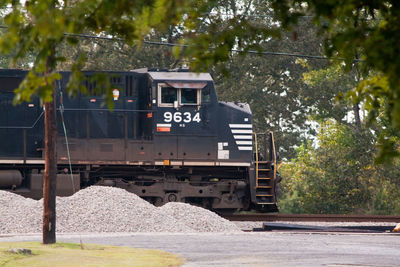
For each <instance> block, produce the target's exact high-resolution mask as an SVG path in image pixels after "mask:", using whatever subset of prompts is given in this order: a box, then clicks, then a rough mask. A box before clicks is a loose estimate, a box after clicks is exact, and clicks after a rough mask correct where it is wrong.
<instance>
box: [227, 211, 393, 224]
mask: <svg viewBox="0 0 400 267" xmlns="http://www.w3.org/2000/svg"><path fill="white" fill-rule="evenodd" d="M220 216H222V217H224V218H225V219H227V220H230V221H263V222H273V221H291V222H313V221H314V222H396V223H400V216H390V215H343V214H266V213H250V214H223V213H222V214H220Z"/></svg>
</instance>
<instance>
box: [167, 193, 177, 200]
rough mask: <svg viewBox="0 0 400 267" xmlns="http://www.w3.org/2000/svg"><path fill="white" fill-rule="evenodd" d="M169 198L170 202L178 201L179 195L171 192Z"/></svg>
mask: <svg viewBox="0 0 400 267" xmlns="http://www.w3.org/2000/svg"><path fill="white" fill-rule="evenodd" d="M167 199H168V202H176V201H177V200H178V197H177V196H176V195H175V194H169V195H168V197H167Z"/></svg>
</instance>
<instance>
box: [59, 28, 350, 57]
mask: <svg viewBox="0 0 400 267" xmlns="http://www.w3.org/2000/svg"><path fill="white" fill-rule="evenodd" d="M65 35H66V36H71V37H79V38H87V39H99V40H108V41H124V40H123V39H121V38H115V37H106V36H96V35H87V34H75V33H65ZM143 43H145V44H149V45H158V46H169V47H174V46H176V47H189V45H185V44H178V43H165V42H153V41H143ZM210 49H213V50H214V49H215V48H210ZM231 52H235V53H247V54H257V55H272V56H289V57H299V58H310V59H323V60H329V59H332V58H328V57H324V56H314V55H305V54H296V53H287V52H272V51H255V50H247V51H246V50H242V49H231ZM333 59H337V60H343V58H333Z"/></svg>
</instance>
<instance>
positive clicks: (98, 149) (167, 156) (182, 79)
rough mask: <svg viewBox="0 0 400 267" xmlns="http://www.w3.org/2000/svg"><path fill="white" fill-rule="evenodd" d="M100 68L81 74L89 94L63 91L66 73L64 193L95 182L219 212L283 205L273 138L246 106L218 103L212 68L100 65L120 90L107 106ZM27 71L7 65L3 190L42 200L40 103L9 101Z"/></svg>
mask: <svg viewBox="0 0 400 267" xmlns="http://www.w3.org/2000/svg"><path fill="white" fill-rule="evenodd" d="M98 73H99V72H84V75H85V76H86V78H87V79H86V80H85V81H84V82H83V85H84V86H86V89H87V91H88V92H89V94H87V95H83V94H82V95H78V96H77V97H74V98H72V97H71V98H70V97H67V96H66V93H65V92H64V91H65V88H66V85H67V83H68V80H69V76H70V73H68V72H61V75H62V79H61V80H60V81H59V82H58V86H57V98H56V99H57V106H58V107H59V108H58V112H57V116H58V118H57V119H58V139H57V154H58V156H57V157H58V174H57V194H58V195H61V196H66V195H71V194H73V192H74V191H76V190H79V189H80V188H83V187H86V186H90V185H93V184H96V185H105V186H116V187H120V188H124V189H126V190H128V191H130V192H133V193H135V194H137V195H139V196H140V197H142V198H144V199H146V200H148V201H150V202H152V203H154V204H155V205H162V204H163V203H166V202H170V201H181V202H186V203H192V204H196V205H201V206H203V207H206V208H210V209H213V210H219V211H222V210H235V209H242V210H248V209H250V208H255V209H257V210H263V211H277V205H276V183H277V180H278V179H277V172H276V169H277V168H276V166H277V162H276V153H275V147H274V143H273V136H272V134H268V135H263V136H261V135H258V136H257V135H256V134H255V133H253V130H252V115H251V111H250V108H249V105H248V104H243V103H231V102H221V101H218V100H217V95H216V92H215V88H214V83H213V80H212V77H211V75H210V74H208V73H199V74H197V73H191V72H185V71H166V70H164V71H160V70H147V69H143V70H135V71H129V72H102V74H103V75H107V76H108V78H107V79H109V81H110V82H111V84H112V89H113V93H114V104H115V105H114V110H113V111H109V110H108V109H107V107H105V106H104V101H105V100H104V97H103V95H102V94H101V93H99V92H98V91H95V90H94V88H95V87H96V81H95V80H93V79H91V77H93V76H94V75H96V74H98ZM26 74H27V72H26V71H22V70H10V69H3V70H0V189H4V190H10V191H14V192H15V193H18V194H21V195H24V196H27V197H32V198H36V199H39V198H41V197H42V184H43V172H44V160H43V157H44V155H43V154H44V153H43V147H44V122H43V107H42V106H41V104H40V102H39V99H38V98H35V99H33V100H32V101H31V102H29V103H23V104H21V105H17V106H13V104H12V102H13V98H14V93H13V90H14V89H15V88H17V87H18V85H19V83H20V82H21V81H22V80H23V78H24V77H25V75H26ZM62 95H63V97H62ZM64 129H65V130H64ZM268 136H269V137H270V138H268ZM267 138H268V139H269V140H270V142H269V145H267ZM257 140H258V141H257ZM260 140H262V141H264V144H263V145H262V146H260V145H258V144H260V143H261V142H260ZM259 150H263V155H262V154H261V153H260V152H258V151H259ZM256 152H257V153H256ZM267 155H269V156H268V160H267V157H266V156H267ZM71 172H72V173H71Z"/></svg>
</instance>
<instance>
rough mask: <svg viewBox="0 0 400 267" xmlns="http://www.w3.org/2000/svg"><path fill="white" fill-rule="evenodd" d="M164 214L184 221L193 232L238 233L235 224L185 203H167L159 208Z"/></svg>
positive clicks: (238, 229)
mask: <svg viewBox="0 0 400 267" xmlns="http://www.w3.org/2000/svg"><path fill="white" fill-rule="evenodd" d="M159 209H161V210H162V211H163V212H164V213H166V214H170V215H172V216H173V217H174V218H175V219H177V220H181V221H184V222H185V224H186V225H188V226H190V228H192V229H193V230H194V232H238V231H241V230H240V228H239V227H237V226H236V224H234V223H232V222H230V221H228V220H226V219H224V218H222V217H220V216H219V215H217V214H216V213H214V212H212V211H209V210H206V209H203V208H200V207H196V206H192V205H190V204H186V203H180V202H169V203H166V204H165V205H164V206H162V207H159Z"/></svg>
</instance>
